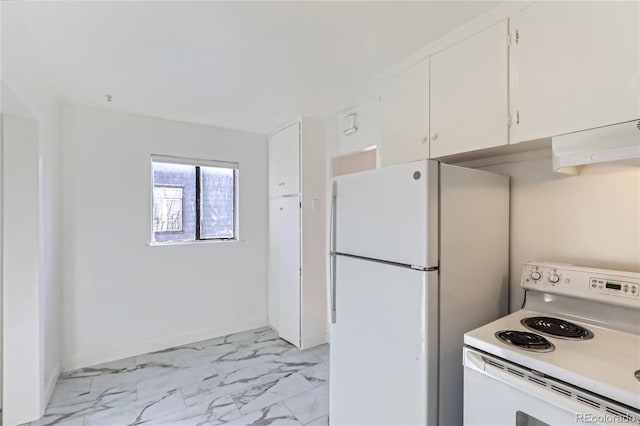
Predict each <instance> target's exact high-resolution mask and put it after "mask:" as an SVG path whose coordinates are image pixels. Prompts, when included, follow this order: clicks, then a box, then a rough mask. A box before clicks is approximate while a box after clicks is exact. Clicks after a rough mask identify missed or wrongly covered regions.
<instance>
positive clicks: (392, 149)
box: [378, 59, 429, 166]
mask: <svg viewBox="0 0 640 426" xmlns="http://www.w3.org/2000/svg"><path fill="white" fill-rule="evenodd" d="M380 126H381V128H380V145H379V148H378V152H379V159H380V165H381V166H389V165H391V164H399V163H407V162H410V161H416V160H419V159H422V158H429V137H428V133H429V60H428V59H427V60H424V61H422V62H419V63H417V64H415V65H413V66H412V67H411V68H409V69H407V70H405V71H403V72H401V73H400V74H398V75H396V76H394V77H392V78H391V79H390V80H389V81H387V82H386V83H385V84H384V85H383V86H382V89H381V93H380Z"/></svg>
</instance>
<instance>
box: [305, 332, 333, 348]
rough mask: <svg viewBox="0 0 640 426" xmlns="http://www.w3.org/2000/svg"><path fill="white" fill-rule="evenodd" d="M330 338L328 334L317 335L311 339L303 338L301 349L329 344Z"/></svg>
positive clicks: (310, 337)
mask: <svg viewBox="0 0 640 426" xmlns="http://www.w3.org/2000/svg"><path fill="white" fill-rule="evenodd" d="M328 337H329V336H328V335H327V333H320V334H316V335H313V336H309V337H303V338H302V342H301V345H300V346H302V348H301V349H309V348H313V347H315V346H320V345H323V344H325V343H329V339H328Z"/></svg>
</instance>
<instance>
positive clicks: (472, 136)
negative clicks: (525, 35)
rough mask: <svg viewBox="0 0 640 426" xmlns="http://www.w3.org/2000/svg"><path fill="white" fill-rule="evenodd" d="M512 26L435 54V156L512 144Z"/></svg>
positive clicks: (494, 28) (502, 24)
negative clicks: (510, 60)
mask: <svg viewBox="0 0 640 426" xmlns="http://www.w3.org/2000/svg"><path fill="white" fill-rule="evenodd" d="M507 36H508V25H507V21H506V20H505V21H502V22H500V23H498V24H496V25H493V26H492V27H490V28H487V29H486V30H484V31H482V32H480V33H478V34H476V35H473V36H471V37H470V38H467V39H465V40H463V41H462V42H460V43H458V44H456V45H454V46H452V47H450V48H448V49H446V50H444V51H442V52H440V53H438V54H436V55H434V56H432V57H431V134H430V145H431V157H432V158H435V157H442V156H445V155H451V154H457V153H461V152H468V151H474V150H477V149H482V148H490V147H494V146H500V145H506V144H507V143H508V136H509V130H508V122H507V118H508V114H509V104H508V101H509V99H508V93H507V91H508V86H509V80H508V46H507Z"/></svg>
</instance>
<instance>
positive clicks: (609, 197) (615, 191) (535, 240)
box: [484, 158, 640, 310]
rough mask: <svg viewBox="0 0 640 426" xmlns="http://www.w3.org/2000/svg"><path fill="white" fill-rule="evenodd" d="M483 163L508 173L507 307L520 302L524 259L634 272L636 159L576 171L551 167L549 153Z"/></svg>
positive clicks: (639, 234)
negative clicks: (565, 172) (564, 172)
mask: <svg viewBox="0 0 640 426" xmlns="http://www.w3.org/2000/svg"><path fill="white" fill-rule="evenodd" d="M484 169H486V170H490V171H495V172H497V173H503V174H508V175H510V176H511V240H510V243H511V249H510V289H511V296H510V308H511V310H516V309H519V308H520V306H521V305H522V297H523V292H522V290H521V289H520V277H521V275H520V274H521V273H522V264H523V263H524V262H525V261H526V260H542V261H545V260H548V261H553V262H565V263H572V264H574V265H582V266H592V267H598V268H610V269H621V270H628V271H635V272H640V167H639V166H638V165H635V166H634V165H631V164H629V163H608V164H599V165H591V166H587V167H585V168H584V170H583V172H582V173H581V174H580V175H578V176H567V175H562V174H558V173H554V172H552V169H551V159H550V158H544V159H537V160H528V161H521V162H514V163H508V164H501V165H496V166H490V167H485V168H484Z"/></svg>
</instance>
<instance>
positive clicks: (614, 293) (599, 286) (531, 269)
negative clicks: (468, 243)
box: [520, 262, 640, 309]
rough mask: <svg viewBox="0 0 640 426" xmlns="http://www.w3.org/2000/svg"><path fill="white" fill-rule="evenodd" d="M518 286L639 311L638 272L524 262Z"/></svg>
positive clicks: (639, 290) (639, 285)
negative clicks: (628, 307)
mask: <svg viewBox="0 0 640 426" xmlns="http://www.w3.org/2000/svg"><path fill="white" fill-rule="evenodd" d="M520 284H521V286H522V287H523V288H525V289H530V290H537V291H543V292H545V293H553V294H564V295H568V296H573V297H579V298H582V299H590V300H595V301H601V302H605V303H609V304H615V305H622V306H630V307H635V308H637V309H640V273H636V272H625V271H614V270H608V269H596V268H586V267H581V266H573V265H567V264H558V263H548V262H525V264H524V268H523V271H522V281H521V283H520Z"/></svg>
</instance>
